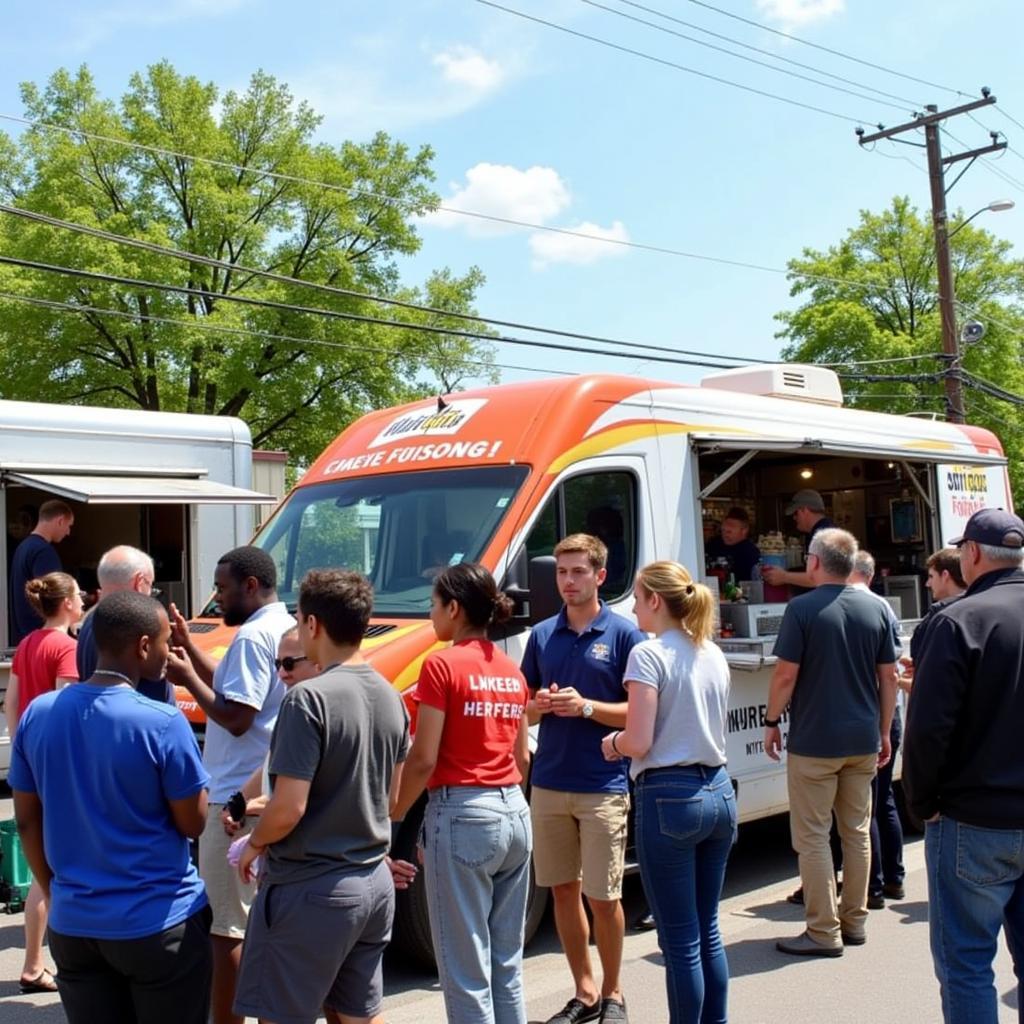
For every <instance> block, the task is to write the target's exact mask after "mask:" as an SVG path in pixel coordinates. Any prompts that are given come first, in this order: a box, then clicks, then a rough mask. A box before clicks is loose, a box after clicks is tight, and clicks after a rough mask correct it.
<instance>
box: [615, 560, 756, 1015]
mask: <svg viewBox="0 0 1024 1024" xmlns="http://www.w3.org/2000/svg"><path fill="white" fill-rule="evenodd" d="M633 595H634V598H635V600H636V618H637V625H638V626H639V627H640V628H641V629H642V630H645V631H646V632H648V633H653V634H654V639H653V640H645V641H644V642H643V643H639V644H637V645H636V646H635V647H634V648H633V650H632V651H631V652H630V655H629V661H628V663H627V665H626V673H625V684H626V689H627V692H628V694H629V705H628V711H627V713H626V727H625V729H622V730H621V731H618V732H613V733H609V734H608V735H607V736H606V737H605V739H604V744H603V750H604V755H605V757H606V758H608V760H616V759H618V758H622V757H628V758H631V759H632V761H631V765H630V775H631V776H632V778H633V780H634V782H635V789H634V799H635V802H636V838H637V851H638V855H639V861H640V872H641V875H642V876H643V882H644V892H645V893H646V894H647V898H648V901H649V902H650V905H651V910H652V912H653V914H654V920H655V922H656V924H657V927H658V944H659V945H660V946H661V951H662V953H663V954H664V956H665V981H666V987H667V989H668V1005H669V1020H670V1021H671V1024H724V1022H725V1021H726V1020H727V1012H726V1001H727V1000H726V997H727V990H728V985H729V965H728V962H727V961H726V956H725V948H724V947H723V945H722V939H721V935H720V934H719V930H718V900H719V896H720V895H721V892H722V881H723V879H724V878H725V865H726V861H727V860H728V859H729V851H730V849H731V848H732V844H733V843H734V842H735V839H736V799H735V795H734V793H733V788H732V782H731V781H730V779H729V775H728V773H727V772H726V770H725V728H726V712H727V708H728V703H729V669H728V666H727V665H726V663H725V656H724V655H723V654H722V652H721V651H720V650H719V648H718V647H717V646H716V645H715V644H713V643H711V637H712V633H713V630H714V615H715V599H714V596H713V595H712V593H711V591H710V590H709V589H708V588H707V587H705V586H704V585H703V584H702V583H697V582H695V581H694V579H693V578H692V577H691V576H690V574H689V573H688V572H687V571H686V569H684V568H683V566H681V565H679V564H678V563H676V562H652V563H651V564H650V565H646V566H644V568H642V569H641V570H640V572H639V573H637V577H636V584H635V585H634V588H633Z"/></svg>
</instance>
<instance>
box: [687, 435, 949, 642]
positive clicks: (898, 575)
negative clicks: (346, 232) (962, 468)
mask: <svg viewBox="0 0 1024 1024" xmlns="http://www.w3.org/2000/svg"><path fill="white" fill-rule="evenodd" d="M738 461H742V463H743V464H742V466H741V467H740V468H738V469H735V468H734V467H735V465H736V463H737V462H738ZM716 481H721V484H720V486H716ZM700 485H701V493H702V495H703V501H702V510H701V511H702V516H701V519H702V539H703V543H704V549H703V550H704V557H705V572H706V574H707V575H708V577H710V578H711V579H713V580H714V581H715V583H716V584H717V586H718V589H719V597H720V599H721V600H723V601H724V600H726V599H731V600H738V601H739V602H740V603H742V604H745V605H747V606H748V607H750V606H761V605H770V604H780V605H783V604H785V602H786V601H788V600H789V598H790V597H791V596H792V594H793V590H792V588H790V587H787V586H774V587H773V586H771V585H770V584H769V583H768V582H767V581H766V580H762V579H760V578H759V577H760V573H759V572H757V571H755V572H754V574H753V575H754V577H755V578H754V579H753V580H752V581H749V582H748V581H744V580H740V579H735V578H731V576H730V574H728V573H727V570H726V569H725V568H724V567H722V566H720V565H719V564H717V563H718V562H719V561H720V560H719V559H716V558H714V557H713V556H714V552H715V550H716V549H715V547H714V544H713V543H712V542H713V539H714V538H715V537H716V536H717V535H718V533H719V530H720V523H721V522H722V520H723V519H724V518H725V517H726V516H727V515H728V514H729V513H730V511H733V512H734V511H735V510H737V509H738V510H742V511H743V512H745V513H746V515H747V517H748V520H749V522H750V523H751V524H752V526H751V530H750V540H751V541H753V542H754V543H755V544H756V545H757V547H758V548H759V549H760V555H761V557H760V564H761V565H762V566H764V565H774V566H778V567H780V568H783V569H789V570H796V571H799V570H802V569H803V565H804V562H803V559H804V555H805V551H806V542H807V538H806V536H805V535H804V534H803V533H801V532H800V531H799V530H798V529H797V525H796V522H795V521H794V516H792V515H786V508H787V506H789V505H790V503H791V501H792V500H793V496H794V495H795V494H797V493H798V492H801V491H813V492H816V493H817V494H819V495H820V496H821V499H822V509H821V511H822V513H823V514H824V515H825V516H827V517H828V518H829V519H831V520H832V522H834V523H835V525H836V526H839V527H841V528H843V529H845V530H848V531H849V532H850V533H852V534H853V535H854V536H855V537H856V538H857V540H858V541H859V543H860V545H861V546H862V547H863V548H866V549H867V550H868V551H870V552H871V553H872V554H873V555H874V557H875V560H876V563H877V566H878V574H877V577H876V583H875V589H876V590H877V591H878V592H879V593H881V594H882V595H883V596H885V597H886V598H887V599H888V600H889V602H890V604H891V605H892V606H893V609H894V611H895V612H896V614H897V617H898V618H901V619H916V618H920V617H921V615H922V614H923V612H924V609H925V606H926V600H927V598H926V591H925V589H924V586H923V579H924V574H925V559H926V558H927V557H928V554H929V553H930V552H931V551H932V550H934V548H935V547H937V546H941V538H937V537H933V536H932V529H931V516H930V515H929V514H928V499H929V496H930V490H931V469H930V467H929V466H928V465H926V464H922V463H913V462H908V461H905V460H898V459H887V458H882V457H880V458H867V457H856V456H839V455H837V456H829V455H825V454H821V453H820V452H819V453H817V454H813V453H800V452H793V451H788V452H783V451H778V452H757V453H751V454H750V455H749V456H747V455H738V453H737V452H735V451H722V452H717V453H711V452H709V453H706V454H702V455H701V457H700ZM727 591H728V593H727ZM734 618H735V620H736V624H735V628H736V630H737V633H736V635H738V636H750V635H757V632H756V627H755V626H754V625H752V624H751V621H752V620H751V613H750V612H743V613H742V614H738V615H736V616H732V615H729V614H726V615H725V616H723V621H724V622H726V623H728V624H729V625H732V622H731V621H730V620H732V619H734ZM741 620H742V623H741ZM727 630H728V626H727Z"/></svg>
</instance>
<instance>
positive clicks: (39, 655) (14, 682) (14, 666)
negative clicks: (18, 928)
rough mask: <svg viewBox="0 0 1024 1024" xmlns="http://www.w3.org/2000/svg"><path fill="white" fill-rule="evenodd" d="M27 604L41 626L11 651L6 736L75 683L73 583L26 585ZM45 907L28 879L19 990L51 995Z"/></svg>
mask: <svg viewBox="0 0 1024 1024" xmlns="http://www.w3.org/2000/svg"><path fill="white" fill-rule="evenodd" d="M25 595H26V596H27V597H28V601H29V604H31V605H32V607H33V608H34V609H35V611H36V612H37V613H38V614H39V615H41V616H42V618H43V624H42V626H40V627H39V629H34V630H33V631H32V632H31V633H29V635H28V636H27V637H25V638H24V639H23V640H22V641H21V643H20V644H18V647H17V650H16V651H15V652H14V661H13V662H12V663H11V678H10V683H9V684H8V687H7V696H6V698H5V700H4V709H5V711H6V712H7V735H8V736H9V737H10V740H11V742H12V743H13V742H14V732H15V730H16V729H17V728H18V722H19V720H20V719H21V716H22V715H23V714H24V713H25V709H26V708H27V707H28V706H29V704H31V703H32V701H33V700H34V699H35V698H36V697H38V696H39V695H40V694H41V693H47V692H49V691H50V690H56V689H57V688H58V687H59V686H63V685H64V684H65V683H75V682H78V668H77V666H76V665H75V648H76V647H77V646H78V645H77V644H76V643H75V641H74V640H72V638H71V637H70V636H69V634H68V630H69V629H70V628H71V627H72V626H73V625H75V623H77V622H78V621H79V619H81V617H82V595H81V593H79V590H78V584H77V583H76V582H75V580H74V578H73V577H72V576H69V575H68V574H67V573H65V572H50V573H47V574H46V575H45V576H40V577H39V578H38V579H34V580H29V581H28V582H27V583H26V584H25ZM46 917H47V905H46V901H45V899H44V898H43V891H42V889H40V888H39V885H38V883H36V882H35V880H33V882H32V885H31V887H30V888H29V891H28V896H27V897H26V900H25V963H24V965H23V966H22V969H21V991H22V992H56V991H57V985H56V982H54V980H53V972H52V971H50V970H49V968H47V967H46V965H45V964H44V963H43V935H45V934H46Z"/></svg>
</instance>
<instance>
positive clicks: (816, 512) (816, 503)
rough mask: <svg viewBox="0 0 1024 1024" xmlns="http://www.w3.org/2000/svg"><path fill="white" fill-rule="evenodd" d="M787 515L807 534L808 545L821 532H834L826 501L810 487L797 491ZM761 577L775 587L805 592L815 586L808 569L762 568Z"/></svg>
mask: <svg viewBox="0 0 1024 1024" xmlns="http://www.w3.org/2000/svg"><path fill="white" fill-rule="evenodd" d="M786 515H787V516H792V517H793V521H794V522H795V523H796V528H797V529H798V530H799V531H800V532H801V533H806V534H807V543H808V544H810V542H811V541H812V540H813V539H814V535H815V534H816V533H817V532H818V531H819V530H832V529H834V528H835V525H836V524H835V523H833V522H832V520H831V519H829V517H828V516H827V515H825V501H824V499H823V498H822V496H821V495H820V494H819V493H818V492H817V491H815V490H812V489H811V488H810V487H805V488H804V489H803V490H802V491H797V492H796V494H794V495H793V500H792V501H791V502H790V503H789V504H788V505H787V506H786ZM761 576H762V578H763V579H764V580H765V582H766V583H770V584H771V585H772V586H773V587H784V586H786V585H787V584H789V586H791V587H803V588H804V589H805V590H806V589H809V588H811V587H813V586H814V584H813V583H812V582H811V577H810V576H809V575H808V574H807V570H806V569H797V570H793V569H780V568H779V567H778V566H777V565H765V566H762V567H761Z"/></svg>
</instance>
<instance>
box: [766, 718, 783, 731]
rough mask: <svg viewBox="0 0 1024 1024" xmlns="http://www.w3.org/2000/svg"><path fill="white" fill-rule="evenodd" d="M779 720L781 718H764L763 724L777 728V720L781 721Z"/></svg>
mask: <svg viewBox="0 0 1024 1024" xmlns="http://www.w3.org/2000/svg"><path fill="white" fill-rule="evenodd" d="M781 721H782V719H781V718H765V720H764V724H765V725H766V726H767V727H768V728H769V729H777V728H778V727H779V722H781Z"/></svg>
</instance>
